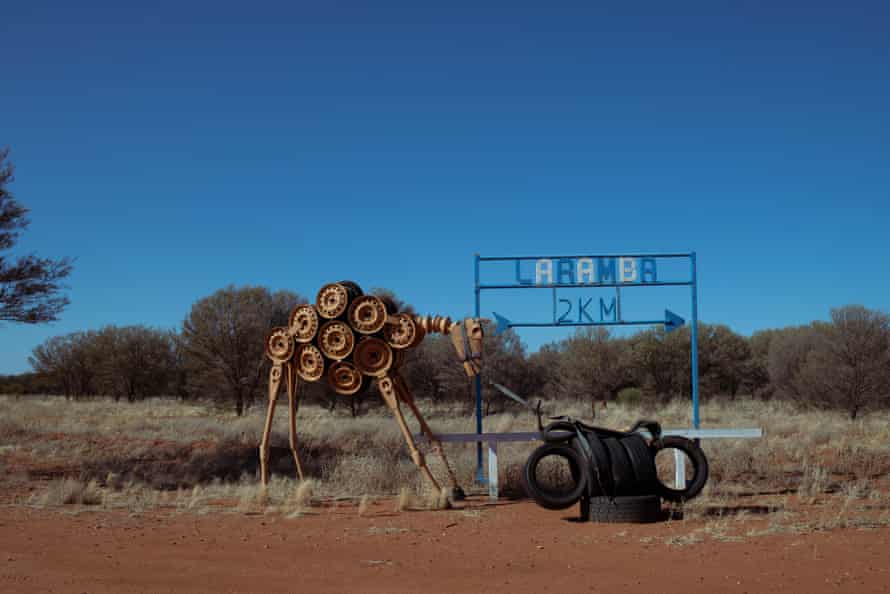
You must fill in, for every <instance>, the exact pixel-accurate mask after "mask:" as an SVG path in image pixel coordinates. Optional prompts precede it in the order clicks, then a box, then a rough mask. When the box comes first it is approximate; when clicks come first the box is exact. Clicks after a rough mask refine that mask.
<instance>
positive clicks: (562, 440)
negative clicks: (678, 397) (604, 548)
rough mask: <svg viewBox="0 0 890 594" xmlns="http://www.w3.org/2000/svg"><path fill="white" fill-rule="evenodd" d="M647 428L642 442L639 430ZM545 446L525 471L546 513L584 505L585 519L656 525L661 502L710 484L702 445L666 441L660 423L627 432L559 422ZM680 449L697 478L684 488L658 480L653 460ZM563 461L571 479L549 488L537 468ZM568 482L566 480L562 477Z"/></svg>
mask: <svg viewBox="0 0 890 594" xmlns="http://www.w3.org/2000/svg"><path fill="white" fill-rule="evenodd" d="M639 428H646V429H647V430H648V431H649V433H650V435H651V436H652V437H651V439H650V440H647V439H646V438H644V437H643V436H642V435H641V434H640V433H637V432H636V430H637V429H639ZM542 437H543V439H544V441H545V443H544V445H542V446H540V447H539V448H537V449H536V450H535V451H534V452H532V454H531V455H530V456H529V458H528V460H527V461H526V463H525V466H524V468H523V472H522V483H523V487H524V489H525V491H526V493H527V494H528V495H529V496H530V497H531V498H532V499H534V500H535V502H537V503H538V504H539V505H541V506H542V507H545V508H547V509H565V508H568V507H571V506H572V505H574V504H575V503H578V502H580V506H581V518H582V519H583V520H591V521H597V522H655V521H657V520H658V519H659V518H660V517H661V500H662V499H664V500H666V501H670V502H673V503H680V502H684V501H688V500H690V499H692V498H693V497H696V496H697V495H698V494H699V493H701V491H702V489H703V488H704V486H705V483H706V482H707V480H708V461H707V458H706V457H705V454H704V452H703V451H702V449H701V448H700V447H699V446H698V444H697V443H696V442H694V441H692V440H689V439H686V438H684V437H675V436H671V437H662V436H661V426H660V425H659V424H658V423H654V422H646V421H640V422H638V423H637V424H636V425H635V426H634V427H633V428H632V429H631V430H629V431H626V432H621V431H614V430H610V429H605V428H602V427H594V426H592V425H587V424H585V423H582V422H580V421H577V420H572V419H569V418H561V419H559V420H557V421H556V422H553V423H551V424H550V425H548V426H547V427H545V428H543V430H542ZM665 449H676V450H680V451H681V452H683V453H684V454H686V456H687V457H688V458H689V460H690V461H691V465H692V468H693V476H692V478H691V479H690V480H687V482H686V486H685V488H683V489H675V488H671V487H669V486H667V485H666V484H664V483H663V482H662V481H661V480H660V479H659V477H658V473H657V471H656V467H655V456H656V455H657V454H658V452H659V451H661V450H665ZM553 457H555V458H561V459H563V460H564V461H565V462H566V463H567V466H568V470H569V474H570V475H571V478H570V480H568V482H566V481H565V480H562V481H558V483H559V484H558V485H556V486H554V485H549V484H547V481H546V480H544V479H542V477H541V476H540V474H539V469H540V468H541V467H542V466H546V464H543V465H542V462H544V461H545V460H547V459H549V458H553ZM563 478H564V479H566V478H568V477H563Z"/></svg>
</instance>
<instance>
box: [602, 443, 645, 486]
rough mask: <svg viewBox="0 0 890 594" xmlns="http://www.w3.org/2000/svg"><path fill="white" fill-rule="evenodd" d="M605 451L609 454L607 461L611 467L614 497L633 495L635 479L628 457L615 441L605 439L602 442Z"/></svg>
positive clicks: (622, 447)
mask: <svg viewBox="0 0 890 594" xmlns="http://www.w3.org/2000/svg"><path fill="white" fill-rule="evenodd" d="M603 445H604V446H606V451H607V452H609V461H610V462H611V467H612V483H613V487H614V489H615V491H614V494H615V495H630V494H633V490H634V487H635V485H636V482H637V477H636V475H635V474H634V470H633V468H632V467H631V462H630V457H629V456H628V455H627V450H625V449H624V446H622V445H621V444H620V443H619V442H618V440H617V439H615V438H613V437H607V438H606V439H604V440H603Z"/></svg>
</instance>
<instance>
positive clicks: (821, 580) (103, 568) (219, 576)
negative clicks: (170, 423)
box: [0, 498, 890, 594]
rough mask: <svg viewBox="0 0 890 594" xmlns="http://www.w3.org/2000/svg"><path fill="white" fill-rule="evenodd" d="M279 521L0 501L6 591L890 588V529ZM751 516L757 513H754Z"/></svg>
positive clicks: (508, 506)
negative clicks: (750, 532) (697, 538)
mask: <svg viewBox="0 0 890 594" xmlns="http://www.w3.org/2000/svg"><path fill="white" fill-rule="evenodd" d="M392 509H393V503H392V502H391V501H383V502H378V503H377V504H375V505H374V506H372V507H371V509H370V510H369V512H368V513H367V514H366V515H364V516H361V517H360V516H358V514H357V512H356V507H355V506H354V505H352V504H350V505H348V506H347V505H342V506H340V507H334V508H321V509H318V510H317V511H316V513H314V514H310V515H306V516H303V517H300V518H296V519H292V520H288V519H284V518H283V517H281V516H278V515H275V516H273V515H252V516H244V515H229V514H222V513H210V514H207V515H200V516H199V515H186V514H183V515H171V514H168V513H165V512H161V511H159V512H154V513H146V514H143V515H140V516H134V517H131V516H129V515H127V514H126V513H116V512H107V511H105V512H93V511H87V512H83V513H80V514H78V515H72V514H69V513H65V510H59V509H56V510H38V509H31V508H26V507H16V506H4V507H2V508H0V567H2V569H0V592H4V593H6V592H8V593H20V592H21V593H26V592H66V593H68V592H74V593H80V592H88V593H90V594H99V593H106V592H107V593H114V594H125V593H134V592H146V593H153V594H154V593H159V594H160V593H166V592H214V593H236V592H237V593H248V592H257V593H259V592H306V593H312V594H315V593H319V594H321V593H326V592H367V593H387V594H398V593H406V594H407V593H418V594H432V593H439V592H441V593H456V592H472V593H476V592H478V593H483V592H484V593H494V592H511V593H513V594H518V593H523V592H528V593H532V592H534V593H538V592H560V593H570V592H610V593H617V592H629V593H636V592H641V593H642V592H645V593H646V594H657V593H661V592H664V593H670V592H678V593H679V592H682V593H684V594H687V593H691V592H740V593H741V592H748V593H752V594H753V593H759V592H785V593H794V592H807V593H821V592H856V593H866V592H890V552H888V544H890V529H888V528H879V529H875V530H857V529H852V528H851V529H839V530H833V531H830V532H816V533H811V534H805V535H793V534H778V535H768V536H757V537H746V538H744V539H743V540H742V541H740V542H704V543H697V544H694V545H690V546H676V545H668V544H665V543H664V540H663V539H664V538H665V537H668V536H672V535H673V536H681V535H686V534H689V533H690V532H691V531H693V530H694V529H695V528H696V527H698V528H701V527H702V526H703V525H704V524H703V523H701V522H693V521H684V522H677V521H673V522H665V523H660V524H653V525H629V524H611V525H604V524H582V523H577V522H571V521H568V520H567V519H566V518H567V517H568V516H569V515H570V512H568V511H566V512H551V511H546V510H543V509H540V508H538V507H537V506H535V505H534V504H533V503H530V502H519V503H513V502H505V503H500V504H497V505H489V504H487V503H485V502H484V501H483V500H481V499H475V498H474V499H473V500H471V501H470V502H468V503H467V504H466V505H465V507H464V508H463V509H457V510H448V511H437V512H402V513H399V512H393V511H392ZM755 523H756V520H755Z"/></svg>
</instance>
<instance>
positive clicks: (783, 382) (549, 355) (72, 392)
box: [0, 286, 890, 418]
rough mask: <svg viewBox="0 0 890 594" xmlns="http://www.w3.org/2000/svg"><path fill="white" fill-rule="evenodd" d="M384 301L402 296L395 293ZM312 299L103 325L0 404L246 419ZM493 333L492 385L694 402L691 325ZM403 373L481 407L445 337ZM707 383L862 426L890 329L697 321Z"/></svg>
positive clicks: (208, 305) (44, 363)
mask: <svg viewBox="0 0 890 594" xmlns="http://www.w3.org/2000/svg"><path fill="white" fill-rule="evenodd" d="M376 293H377V294H386V295H388V296H389V297H390V298H395V296H394V295H393V294H392V293H391V292H390V291H386V290H382V289H380V290H377V291H376ZM305 301H306V300H305V299H303V298H302V297H300V296H299V295H297V294H295V293H291V292H287V291H279V292H274V293H273V292H271V291H269V290H268V289H266V288H263V287H242V288H236V287H231V286H230V287H227V288H225V289H221V290H219V291H217V292H216V293H214V294H213V295H210V296H209V297H206V298H203V299H201V300H199V301H198V302H196V303H195V304H194V305H193V306H192V309H191V312H189V314H188V315H187V316H186V318H185V320H184V321H183V324H182V328H181V329H179V330H178V331H172V330H159V329H154V328H148V327H145V326H125V327H119V326H107V327H105V328H103V329H101V330H90V331H84V332H74V333H71V334H66V335H62V336H55V337H53V338H50V339H48V340H46V341H45V342H44V343H43V344H41V345H39V346H38V347H36V348H35V349H34V351H33V354H32V356H31V357H30V362H31V365H32V367H33V368H34V372H33V373H25V374H21V375H17V376H6V377H3V376H0V393H10V394H38V393H39V394H60V395H64V396H65V397H66V398H81V397H87V396H90V397H92V396H98V395H102V396H108V397H111V398H113V399H115V400H121V401H131V402H132V401H135V400H139V399H143V398H146V397H150V396H160V395H167V396H175V397H178V398H181V399H183V400H205V401H213V402H216V403H218V404H220V405H222V406H226V407H232V408H233V409H234V410H235V412H237V413H238V414H242V413H243V412H244V411H245V410H246V409H247V408H249V407H250V406H253V405H254V404H256V403H257V401H258V400H259V401H260V402H264V401H265V393H266V389H267V387H266V380H267V375H268V369H269V368H268V361H267V359H266V358H265V356H264V355H263V348H264V347H263V345H264V338H265V336H266V333H267V332H268V330H269V328H270V327H272V326H280V325H286V323H287V316H288V313H289V312H290V310H291V309H292V308H293V306H294V305H296V304H298V303H304V302H305ZM396 301H398V300H396ZM400 303H401V302H400ZM401 305H402V307H403V308H405V309H408V310H410V306H407V305H405V304H404V303H401ZM491 330H492V329H491V328H488V334H487V336H486V344H485V372H484V380H485V381H486V382H489V381H492V382H498V383H501V384H503V385H505V386H508V387H510V388H511V389H512V390H514V391H515V392H518V393H520V394H522V395H525V396H528V397H531V398H538V397H540V398H543V399H545V400H553V399H559V398H572V399H582V400H588V401H590V402H591V405H593V403H594V402H597V401H614V400H616V399H622V398H624V399H634V400H636V399H644V400H649V401H652V402H653V403H657V402H661V401H666V400H669V399H671V398H675V397H683V398H687V397H689V396H690V395H691V391H692V384H691V359H690V348H689V347H690V330H689V327H688V326H686V327H683V328H681V329H679V330H677V331H675V332H672V333H669V334H665V332H664V330H663V329H662V328H660V327H656V328H651V329H647V330H643V331H641V332H638V333H636V334H634V335H632V336H629V337H614V336H612V335H611V334H610V333H609V332H608V331H607V330H606V329H605V328H602V327H597V328H584V329H581V330H579V331H578V332H576V333H575V334H574V335H572V336H570V337H568V338H566V339H564V340H561V341H559V342H555V343H552V344H549V345H546V346H544V347H543V348H541V349H540V350H539V351H538V352H536V353H533V354H528V353H526V351H525V348H524V346H523V345H522V343H521V342H520V340H519V338H518V336H517V335H516V334H515V333H514V332H513V331H512V330H510V331H507V332H505V333H504V334H502V335H500V336H494V333H493V332H491ZM404 374H405V376H406V380H407V381H408V383H409V385H410V386H411V387H412V389H413V391H414V392H415V394H417V395H418V396H422V397H428V398H431V399H433V400H438V401H461V402H465V403H467V405H469V404H470V403H471V402H472V395H471V385H470V383H469V382H468V380H467V378H466V376H465V375H464V372H463V370H462V368H461V367H460V365H459V364H458V363H457V361H456V358H455V354H454V349H453V348H452V346H451V342H450V340H449V339H448V338H447V337H443V336H435V335H431V336H428V337H427V338H426V339H425V340H424V342H423V343H422V345H421V346H420V347H419V348H417V349H414V350H413V351H411V352H410V354H409V359H408V362H407V363H406V365H405V368H404ZM699 377H700V391H701V396H702V398H703V399H707V398H727V399H733V398H735V397H736V396H737V395H739V394H750V395H753V396H754V397H757V398H764V399H766V398H785V399H793V400H795V401H797V402H799V403H802V404H808V405H811V406H814V407H821V408H834V409H841V410H844V411H846V412H848V413H849V415H850V416H851V418H856V416H857V415H859V414H860V413H861V412H863V411H866V410H869V409H872V408H877V407H882V406H887V405H890V317H888V316H887V315H886V314H885V313H883V312H879V311H875V310H870V309H867V308H865V307H862V306H858V305H849V306H844V307H841V308H838V309H835V310H832V312H831V321H830V322H813V323H811V324H808V325H805V326H797V327H789V328H781V329H774V330H764V331H760V332H757V333H755V334H754V335H753V336H751V337H750V338H749V337H745V336H742V335H740V334H737V333H735V332H733V331H732V330H731V329H730V328H729V327H727V326H725V325H721V324H705V323H701V324H700V325H699ZM302 390H303V396H302V397H303V398H305V399H309V400H313V401H316V402H323V403H324V404H326V405H328V406H329V407H331V408H333V407H334V406H336V404H337V403H338V402H343V403H346V404H347V405H348V406H351V407H352V411H353V414H356V413H357V412H359V411H360V410H361V408H362V407H363V406H369V405H372V404H373V403H375V402H376V401H377V400H378V399H375V398H373V396H374V393H373V388H372V389H369V390H368V391H365V392H364V393H363V394H361V395H359V396H357V397H353V398H346V397H340V396H336V395H335V394H334V393H333V392H332V391H330V390H329V389H328V388H327V387H326V385H325V384H324V382H319V383H315V384H308V385H304V386H303V387H302ZM485 392H486V407H487V408H488V407H490V406H492V405H493V404H495V403H496V404H495V405H496V407H497V408H501V407H502V406H503V404H502V403H503V398H502V397H501V396H500V395H499V394H498V393H497V392H495V391H493V390H489V389H487V390H485Z"/></svg>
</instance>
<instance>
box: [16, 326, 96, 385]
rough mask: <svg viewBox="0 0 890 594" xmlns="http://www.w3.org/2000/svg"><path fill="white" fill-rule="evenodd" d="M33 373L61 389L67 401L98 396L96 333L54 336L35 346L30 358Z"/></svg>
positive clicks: (73, 333)
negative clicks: (68, 399)
mask: <svg viewBox="0 0 890 594" xmlns="http://www.w3.org/2000/svg"><path fill="white" fill-rule="evenodd" d="M28 360H29V362H30V363H31V366H32V367H33V368H34V371H35V372H37V373H38V374H40V375H41V376H43V377H45V378H47V379H48V380H49V381H50V382H51V383H52V384H53V385H55V386H57V387H58V388H59V389H61V391H62V393H63V394H64V395H65V398H77V397H80V396H89V395H93V394H97V393H98V392H97V389H96V372H95V369H96V360H97V357H96V333H95V332H93V331H88V332H72V333H70V334H65V335H63V336H53V337H51V338H48V339H46V340H45V341H44V342H43V343H42V344H40V345H38V346H36V347H35V348H34V350H33V351H32V354H31V356H30V357H29V358H28Z"/></svg>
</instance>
